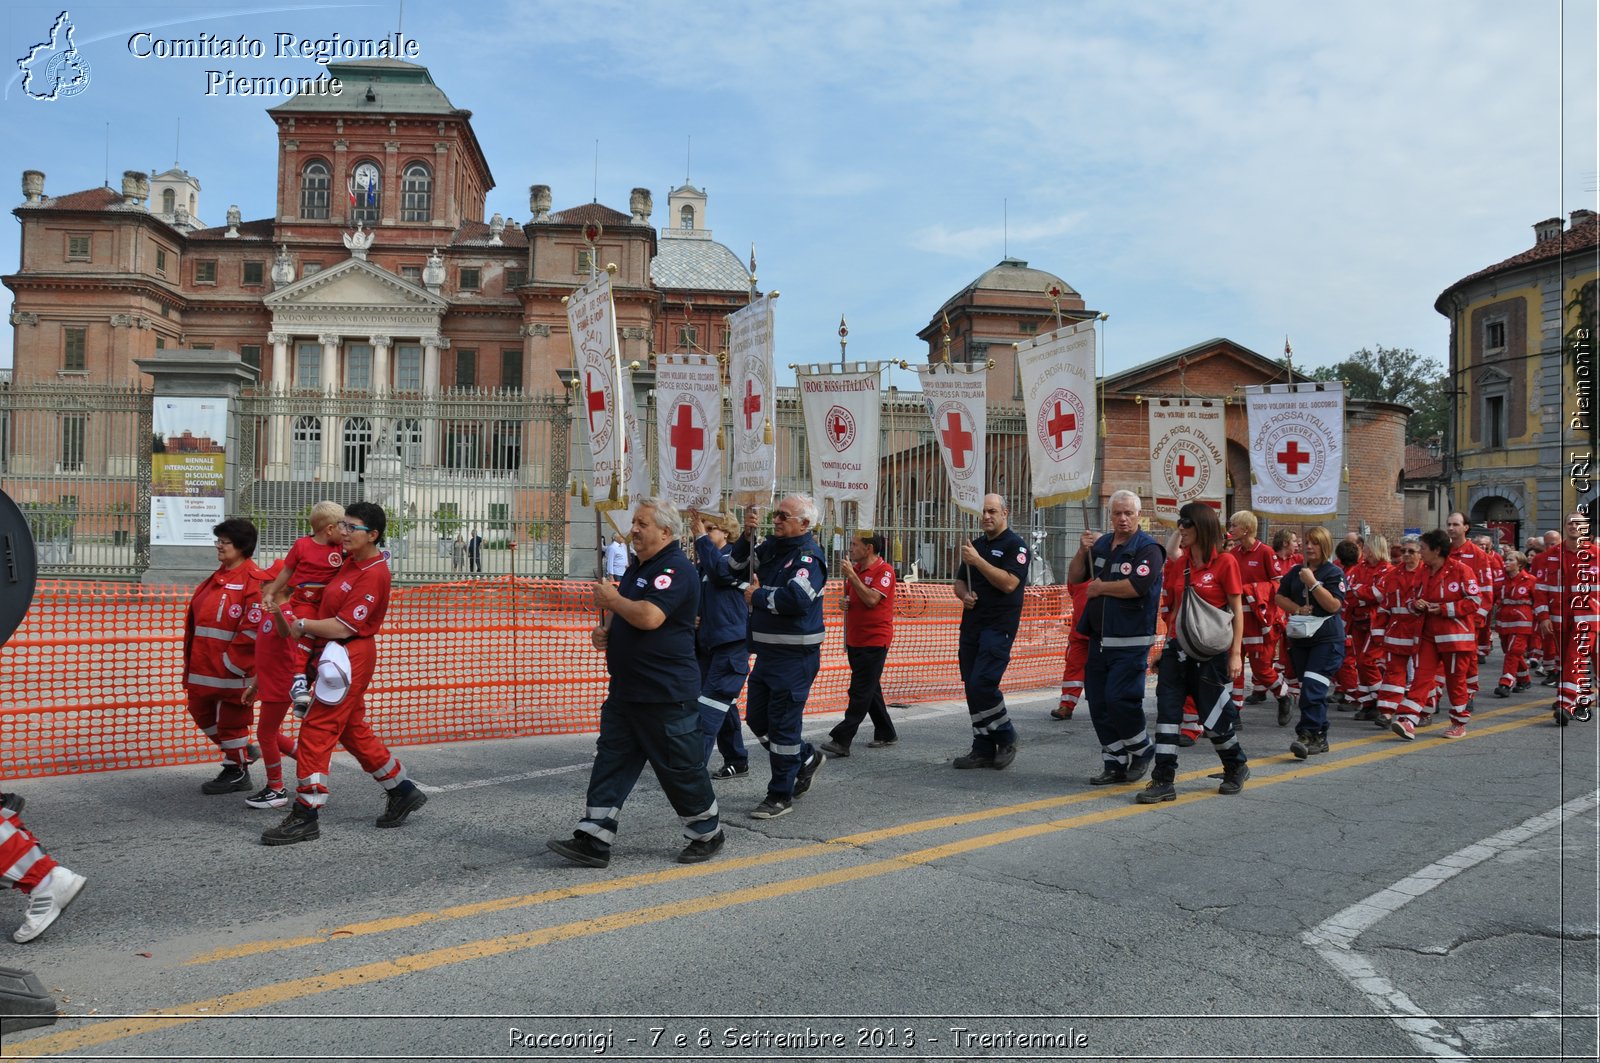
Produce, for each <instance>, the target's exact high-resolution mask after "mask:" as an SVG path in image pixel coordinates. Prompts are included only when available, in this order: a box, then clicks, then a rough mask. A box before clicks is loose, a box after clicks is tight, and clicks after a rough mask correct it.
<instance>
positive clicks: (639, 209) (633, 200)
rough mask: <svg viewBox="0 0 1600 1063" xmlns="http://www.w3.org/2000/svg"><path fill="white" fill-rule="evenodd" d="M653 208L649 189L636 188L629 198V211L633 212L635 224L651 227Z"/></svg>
mask: <svg viewBox="0 0 1600 1063" xmlns="http://www.w3.org/2000/svg"><path fill="white" fill-rule="evenodd" d="M653 206H654V203H653V202H652V200H651V198H650V190H649V189H648V188H635V189H634V190H633V194H632V195H630V196H629V197H628V209H629V210H630V211H632V212H633V218H632V221H633V224H635V225H649V224H650V211H651V209H652V207H653Z"/></svg>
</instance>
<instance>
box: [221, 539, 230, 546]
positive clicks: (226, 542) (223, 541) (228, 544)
mask: <svg viewBox="0 0 1600 1063" xmlns="http://www.w3.org/2000/svg"><path fill="white" fill-rule="evenodd" d="M217 545H218V546H232V545H233V540H232V539H218V540H217Z"/></svg>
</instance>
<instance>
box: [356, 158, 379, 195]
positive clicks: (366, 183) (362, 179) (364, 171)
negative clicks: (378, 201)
mask: <svg viewBox="0 0 1600 1063" xmlns="http://www.w3.org/2000/svg"><path fill="white" fill-rule="evenodd" d="M355 176H356V187H357V188H359V189H362V190H363V191H365V190H366V189H368V188H377V187H378V168H377V167H376V166H374V165H372V163H370V162H364V163H362V164H361V165H360V166H357V167H356V175H355Z"/></svg>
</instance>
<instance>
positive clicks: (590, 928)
mask: <svg viewBox="0 0 1600 1063" xmlns="http://www.w3.org/2000/svg"><path fill="white" fill-rule="evenodd" d="M1501 711H1507V712H1508V711H1511V710H1501ZM1488 715H1489V714H1488V713H1484V714H1483V716H1488ZM1483 716H1480V717H1479V719H1482V718H1483ZM1539 720H1540V717H1539V716H1530V717H1528V718H1525V719H1518V720H1511V721H1507V722H1505V723H1501V724H1496V725H1494V726H1490V727H1480V728H1478V729H1476V730H1474V731H1472V732H1469V734H1468V737H1469V738H1482V737H1487V736H1489V735H1493V734H1499V733H1502V732H1505V731H1512V730H1516V729H1517V728H1521V727H1527V726H1529V725H1531V724H1534V723H1537V722H1539ZM1428 748H1430V747H1429V746H1428V745H1423V746H1417V745H1416V744H1415V743H1411V742H1406V743H1396V744H1394V745H1392V746H1389V747H1386V748H1383V749H1378V750H1374V751H1372V752H1370V753H1364V754H1361V755H1359V756H1355V757H1343V758H1338V759H1335V760H1330V761H1326V762H1323V763H1316V762H1308V763H1306V764H1305V766H1303V767H1300V768H1297V769H1293V770H1291V771H1287V772H1281V773H1277V774H1274V775H1271V776H1267V777H1265V778H1262V779H1260V780H1255V779H1252V780H1251V789H1259V788H1260V787H1261V786H1271V785H1276V784H1279V783H1283V782H1288V781H1291V780H1297V779H1304V778H1310V777H1313V776H1317V775H1325V774H1327V773H1329V772H1333V771H1339V770H1342V769H1344V768H1348V767H1353V766H1355V765H1358V764H1371V763H1375V762H1377V761H1381V760H1388V759H1391V758H1393V757H1397V756H1403V755H1406V754H1408V753H1413V752H1417V751H1420V750H1426V749H1428ZM1435 748H1436V747H1435ZM1190 774H1191V775H1194V774H1198V773H1190ZM1215 796H1217V795H1216V793H1215V792H1206V793H1197V794H1192V795H1189V796H1188V797H1187V798H1185V799H1180V801H1181V800H1187V801H1189V802H1191V803H1192V802H1193V801H1195V800H1205V799H1209V798H1212V797H1215ZM1163 808H1164V806H1163V805H1139V804H1131V803H1130V804H1126V805H1118V806H1115V807H1113V808H1107V809H1101V810H1099V811H1095V812H1086V813H1084V814H1082V815H1078V816H1072V817H1069V818H1067V819H1059V820H1053V821H1050V822H1047V823H1035V824H1030V825H1027V826H1022V827H1014V828H1012V829H1010V830H1006V831H1001V832H999V833H990V834H983V835H978V836H976V837H972V838H967V839H963V840H960V841H955V842H951V843H948V844H946V845H939V846H934V847H931V848H927V849H921V850H917V851H915V852H911V853H906V854H903V855H900V856H894V857H889V858H887V859H883V860H875V861H872V862H870V863H866V864H860V865H857V866H854V867H847V868H839V869H836V870H833V871H824V872H821V873H818V874H813V875H806V876H803V877H801V878H793V879H787V880H784V881H780V882H772V883H767V884H765V885H761V886H755V887H750V888H747V889H737V890H728V891H725V892H723V893H715V894H710V895H705V896H700V897H691V898H687V899H685V900H681V901H672V902H669V903H666V904H658V905H651V906H649V907H645V908H636V909H633V910H631V911H626V912H615V913H612V914H610V915H605V916H600V917H598V918H594V919H582V920H578V921H576V922H571V923H563V924H561V925H558V926H552V927H545V928H542V929H539V930H532V931H527V932H525V933H520V934H509V935H505V936H502V937H496V938H486V939H484V940H481V941H471V942H467V943H465V944H462V945H456V946H452V947H449V948H442V949H433V950H430V951H428V952H419V953H413V954H411V955H409V956H399V957H396V958H394V959H392V960H379V961H377V962H374V963H366V964H360V965H358V966H355V967H347V968H344V969H343V970H338V971H332V972H329V973H328V974H324V975H318V976H315V977H309V978H301V979H295V980H291V981H285V982H275V983H272V984H269V985H264V986H259V987H257V988H255V989H247V990H243V991H241V992H238V993H229V994H226V995H224V996H219V997H212V998H210V999H208V1000H199V1001H193V1002H191V1003H188V1004H182V1005H177V1006H174V1007H171V1008H161V1009H158V1010H155V1011H151V1012H148V1013H146V1014H144V1015H141V1016H137V1017H135V1018H131V1019H109V1020H105V1021H102V1022H98V1023H92V1024H90V1025H88V1026H84V1027H81V1028H79V1029H76V1030H67V1031H63V1032H60V1033H56V1034H50V1035H47V1036H45V1037H39V1038H34V1039H31V1040H26V1041H21V1042H14V1041H8V1042H7V1044H6V1045H5V1047H4V1048H3V1049H0V1057H3V1058H18V1057H23V1056H39V1055H45V1054H50V1053H61V1052H70V1051H75V1050H79V1049H85V1048H92V1047H95V1046H97V1045H103V1044H107V1043H110V1042H112V1041H120V1040H123V1039H124V1038H128V1037H136V1036H140V1035H142V1034H147V1033H154V1032H156V1031H159V1030H164V1029H169V1028H171V1027H175V1026H182V1025H185V1024H188V1023H192V1022H197V1021H199V1020H200V1019H202V1018H214V1017H217V1016H219V1015H225V1014H230V1013H234V1012H240V1011H247V1010H252V1009H260V1008H266V1007H271V1006H273V1005H276V1004H283V1003H287V1002H289V1001H295V1002H300V1001H303V1000H305V999H306V998H307V997H311V996H314V995H317V994H320V993H331V992H334V991H336V990H340V989H350V988H355V987H358V986H368V985H372V984H374V983H377V982H382V981H386V980H388V979H390V978H397V977H400V976H403V975H410V974H417V973H420V972H422V971H429V970H434V969H437V968H441V967H448V966H452V965H454V964H459V963H466V962H469V961H472V960H480V959H486V958H489V957H492V956H504V955H507V954H509V953H513V952H521V951H524V950H527V949H533V948H538V947H539V946H541V945H548V944H553V943H555V942H559V941H570V940H574V939H577V938H584V937H592V936H595V935H598V934H608V933H612V932H614V931H618V930H628V929H632V928H635V927H641V926H647V925H650V924H652V923H659V922H664V921H666V920H669V919H676V918H679V917H680V916H687V915H700V914H704V913H706V912H713V911H717V910H720V909H726V908H732V907H735V906H737V905H745V904H754V903H758V902H761V901H768V900H773V899H775V898H778V897H786V896H791V895H794V894H799V893H807V892H810V891H812V890H817V889H824V888H827V887H829V886H836V885H840V884H842V883H847V882H859V881H862V880H865V879H870V878H877V877H879V876H882V875H887V874H891V873H893V872H896V871H904V870H908V869H910V868H914V867H920V866H922V865H925V864H929V863H932V862H934V861H936V860H943V859H947V858H949V857H951V856H957V855H961V854H963V853H970V852H976V851H978V850H981V849H986V848H990V847H993V846H997V845H1005V844H1007V843H1010V842H1014V841H1020V840H1023V839H1026V838H1036V837H1041V836H1044V835H1048V834H1057V833H1060V832H1062V831H1067V830H1072V829H1075V828H1078V827H1086V826H1093V825H1096V824H1100V823H1107V822H1111V821H1113V820H1118V819H1125V818H1127V817H1128V816H1134V815H1139V814H1142V813H1148V812H1156V811H1159V810H1162V809H1163Z"/></svg>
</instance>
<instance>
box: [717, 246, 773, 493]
mask: <svg viewBox="0 0 1600 1063" xmlns="http://www.w3.org/2000/svg"><path fill="white" fill-rule="evenodd" d="M751 258H752V260H753V259H754V254H753V253H752V255H751ZM754 286H755V281H754V278H753V277H752V279H751V289H752V292H753V291H754ZM777 299H778V293H777V292H769V293H767V295H765V296H762V297H755V296H754V295H752V298H751V301H750V305H749V306H746V307H744V308H742V309H740V310H736V311H734V312H733V313H731V314H729V315H728V382H729V387H730V392H729V395H730V398H731V400H732V405H733V449H732V455H733V457H732V465H733V474H732V482H731V484H730V490H731V493H732V497H731V501H732V503H733V504H734V505H736V506H767V505H771V504H772V493H773V491H774V490H776V489H777V484H778V447H777V442H776V439H777V437H776V434H775V433H774V432H773V429H772V413H773V402H774V395H775V392H774V388H773V375H774V374H773V326H774V323H775V322H774V318H773V304H774V303H775V302H776V301H777Z"/></svg>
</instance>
